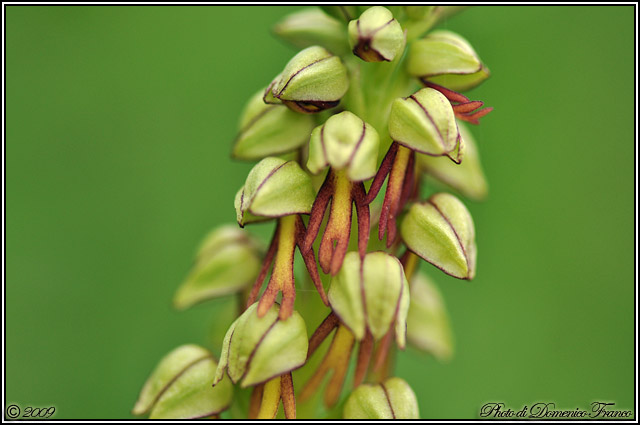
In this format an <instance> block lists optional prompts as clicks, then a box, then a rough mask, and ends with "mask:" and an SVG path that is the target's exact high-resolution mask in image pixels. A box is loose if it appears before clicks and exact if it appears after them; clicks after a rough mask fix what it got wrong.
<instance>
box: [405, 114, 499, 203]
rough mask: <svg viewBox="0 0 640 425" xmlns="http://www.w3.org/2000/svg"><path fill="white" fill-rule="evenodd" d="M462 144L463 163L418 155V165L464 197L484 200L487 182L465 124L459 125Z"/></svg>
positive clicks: (474, 144)
mask: <svg viewBox="0 0 640 425" xmlns="http://www.w3.org/2000/svg"><path fill="white" fill-rule="evenodd" d="M458 128H459V129H460V136H461V138H462V142H461V144H462V145H463V146H464V148H465V153H464V159H463V160H462V163H460V164H455V163H454V162H452V161H451V160H449V159H448V158H442V157H432V156H428V155H421V154H419V155H417V156H416V163H417V164H418V167H420V169H421V170H422V171H424V172H425V173H427V174H429V175H430V176H432V177H434V178H435V179H436V180H438V181H440V182H442V183H445V184H447V185H448V186H451V187H452V188H454V189H456V190H457V191H459V192H460V193H461V194H462V195H464V196H466V197H468V198H470V199H473V200H477V201H480V200H483V199H485V198H486V196H487V193H488V185H487V180H486V177H485V175H484V172H483V170H482V165H481V163H480V156H479V154H478V147H477V145H476V142H475V140H474V138H473V136H472V134H471V132H470V131H469V129H468V127H467V126H466V125H464V124H463V123H458Z"/></svg>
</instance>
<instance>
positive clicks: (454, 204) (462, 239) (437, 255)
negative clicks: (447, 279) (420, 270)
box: [400, 193, 476, 280]
mask: <svg viewBox="0 0 640 425" xmlns="http://www.w3.org/2000/svg"><path fill="white" fill-rule="evenodd" d="M400 234H401V235H402V239H403V240H404V242H405V244H406V245H407V247H408V248H409V249H410V250H411V251H413V252H414V253H416V254H417V255H418V256H420V257H422V258H423V259H424V260H426V261H428V262H429V263H431V264H433V265H434V266H436V267H438V268H439V269H441V270H442V271H443V272H445V273H447V274H448V275H451V276H453V277H457V278H458V279H467V280H471V279H473V277H474V276H475V273H476V242H475V229H474V227H473V220H472V218H471V214H469V211H468V210H467V208H466V207H465V206H464V205H463V204H462V202H460V201H459V200H458V198H456V197H455V196H453V195H450V194H448V193H436V194H435V195H433V196H431V198H429V199H428V200H427V201H425V202H422V203H417V204H414V205H412V206H411V208H410V209H409V212H408V213H407V215H406V216H405V217H404V220H403V221H402V224H401V226H400Z"/></svg>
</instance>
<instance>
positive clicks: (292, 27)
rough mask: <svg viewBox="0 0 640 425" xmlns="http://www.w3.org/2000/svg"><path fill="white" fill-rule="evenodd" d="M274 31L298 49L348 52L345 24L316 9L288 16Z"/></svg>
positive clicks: (338, 52)
mask: <svg viewBox="0 0 640 425" xmlns="http://www.w3.org/2000/svg"><path fill="white" fill-rule="evenodd" d="M273 31H274V32H275V34H276V35H277V36H279V37H280V38H282V39H283V40H285V41H288V42H289V43H291V44H293V45H294V46H296V47H298V48H305V47H309V46H315V45H319V46H323V47H325V48H327V49H328V50H329V51H331V52H333V53H334V54H343V53H346V52H347V51H348V46H347V42H346V37H345V34H344V33H345V28H344V25H343V23H342V22H340V21H339V20H337V19H335V18H333V17H331V16H329V15H327V14H326V13H324V12H323V11H322V10H320V9H318V8H316V7H313V8H309V9H305V10H301V11H299V12H294V13H292V14H290V15H287V16H286V17H285V18H284V19H283V20H281V21H280V22H278V23H277V24H276V25H275V27H274V28H273Z"/></svg>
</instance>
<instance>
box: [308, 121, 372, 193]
mask: <svg viewBox="0 0 640 425" xmlns="http://www.w3.org/2000/svg"><path fill="white" fill-rule="evenodd" d="M379 143H380V138H379V136H378V132H377V131H376V130H375V129H374V128H373V127H372V126H370V125H369V124H367V123H365V122H364V121H363V120H362V119H360V118H359V117H358V116H357V115H355V114H353V113H351V112H349V111H344V112H341V113H339V114H336V115H333V116H331V117H330V118H329V119H328V120H327V121H326V122H325V123H324V124H323V125H321V126H319V127H316V128H315V129H314V130H313V132H312V134H311V141H310V143H309V159H308V161H307V168H309V171H311V172H312V173H314V174H317V173H319V172H320V171H321V170H322V169H324V168H325V167H326V166H327V165H330V166H331V168H333V169H334V170H342V169H345V168H346V169H347V175H348V177H349V179H350V180H351V181H363V180H368V179H370V178H372V177H373V176H374V175H375V173H376V166H377V159H378V146H379Z"/></svg>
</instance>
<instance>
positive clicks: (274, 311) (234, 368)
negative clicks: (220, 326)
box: [227, 303, 278, 383]
mask: <svg viewBox="0 0 640 425" xmlns="http://www.w3.org/2000/svg"><path fill="white" fill-rule="evenodd" d="M257 305H258V304H257V303H254V304H253V305H252V306H250V307H249V308H248V309H247V310H245V312H244V313H242V316H240V317H239V318H238V320H237V324H236V325H235V329H234V331H233V335H232V336H231V340H230V343H229V357H228V366H227V369H228V373H229V377H230V378H231V380H232V381H233V382H234V383H238V382H239V381H240V379H242V377H243V376H244V374H245V372H246V370H247V363H248V361H249V359H250V357H251V355H252V353H253V352H254V350H255V349H256V347H257V346H258V344H259V343H260V340H261V339H262V338H263V337H264V335H265V333H267V331H268V330H269V328H271V326H273V325H274V324H275V323H276V321H277V320H278V308H277V307H276V306H275V305H274V306H272V307H271V308H270V309H269V310H268V311H267V313H266V314H265V315H264V316H263V317H258V313H257V311H256V308H257Z"/></svg>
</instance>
